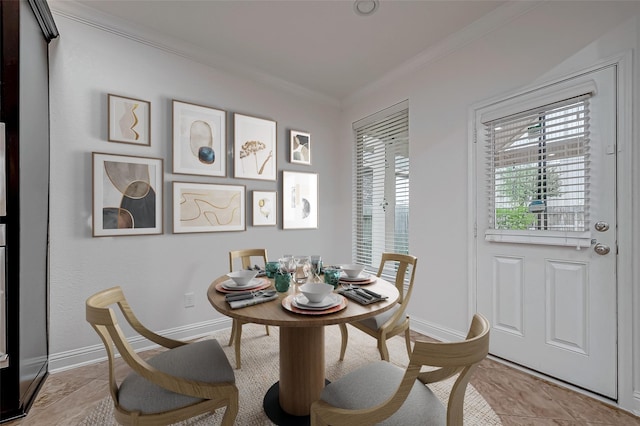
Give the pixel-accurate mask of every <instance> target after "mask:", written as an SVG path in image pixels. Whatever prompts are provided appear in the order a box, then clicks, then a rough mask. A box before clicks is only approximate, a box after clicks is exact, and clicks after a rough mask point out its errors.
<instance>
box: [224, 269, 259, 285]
mask: <svg viewBox="0 0 640 426" xmlns="http://www.w3.org/2000/svg"><path fill="white" fill-rule="evenodd" d="M256 275H258V271H255V270H248V269H247V270H244V271H235V272H229V273H228V274H227V276H228V277H229V278H231V279H232V280H233V281H234V282H235V283H236V285H237V286H238V287H242V286H245V285H249V283H250V282H251V280H252V279H254V278H255V277H256Z"/></svg>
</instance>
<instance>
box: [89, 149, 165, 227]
mask: <svg viewBox="0 0 640 426" xmlns="http://www.w3.org/2000/svg"><path fill="white" fill-rule="evenodd" d="M92 156H93V236H94V237H104V236H120V235H147V234H162V205H163V204H162V187H163V161H162V159H161V158H146V157H133V156H126V155H115V154H104V153H99V152H94V153H93V154H92Z"/></svg>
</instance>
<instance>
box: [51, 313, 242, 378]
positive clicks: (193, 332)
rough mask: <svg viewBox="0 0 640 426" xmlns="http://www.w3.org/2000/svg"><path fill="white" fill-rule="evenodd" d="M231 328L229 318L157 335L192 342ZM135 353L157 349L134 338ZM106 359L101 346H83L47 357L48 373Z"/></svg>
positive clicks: (191, 325)
mask: <svg viewBox="0 0 640 426" xmlns="http://www.w3.org/2000/svg"><path fill="white" fill-rule="evenodd" d="M229 327H231V319H230V318H219V319H216V320H211V321H205V322H201V323H197V324H190V325H187V326H183V327H176V328H171V329H168V330H162V331H159V332H158V334H160V335H162V336H166V337H169V338H172V339H176V340H192V339H197V338H200V337H204V336H208V335H209V334H211V333H214V332H216V331H220V330H224V329H226V328H229ZM129 343H130V344H131V346H133V349H134V350H135V351H141V350H147V349H152V348H155V347H157V346H158V345H156V344H155V343H152V342H150V341H148V340H146V339H145V338H143V337H140V336H136V337H135V338H133V339H130V340H129ZM106 359H107V352H106V350H105V348H104V345H103V344H99V345H92V346H85V347H83V348H78V349H74V350H71V351H64V352H57V353H54V354H51V355H50V356H49V372H50V373H57V372H60V371H65V370H70V369H72V368H76V367H82V366H84V365H90V364H95V363H96V362H100V361H104V360H106Z"/></svg>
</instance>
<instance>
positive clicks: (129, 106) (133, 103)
mask: <svg viewBox="0 0 640 426" xmlns="http://www.w3.org/2000/svg"><path fill="white" fill-rule="evenodd" d="M107 104H108V105H107V111H108V112H107V121H108V123H109V131H108V138H107V139H108V140H109V142H120V143H130V144H134V145H146V146H150V145H151V102H148V101H143V100H140V99H133V98H126V97H124V96H117V95H112V94H108V95H107Z"/></svg>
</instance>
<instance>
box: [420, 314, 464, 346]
mask: <svg viewBox="0 0 640 426" xmlns="http://www.w3.org/2000/svg"><path fill="white" fill-rule="evenodd" d="M410 318H411V329H412V330H414V331H417V332H418V333H421V334H424V335H425V336H429V337H432V338H434V339H437V340H440V341H441V342H455V341H459V340H463V339H465V338H466V337H467V332H466V330H465V331H464V332H463V333H461V332H460V331H459V330H452V329H450V328H444V327H442V326H440V325H438V324H434V323H431V322H429V321H425V320H422V319H420V318H416V317H414V316H410Z"/></svg>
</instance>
